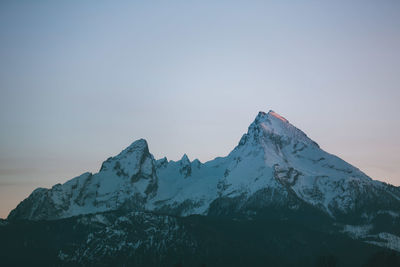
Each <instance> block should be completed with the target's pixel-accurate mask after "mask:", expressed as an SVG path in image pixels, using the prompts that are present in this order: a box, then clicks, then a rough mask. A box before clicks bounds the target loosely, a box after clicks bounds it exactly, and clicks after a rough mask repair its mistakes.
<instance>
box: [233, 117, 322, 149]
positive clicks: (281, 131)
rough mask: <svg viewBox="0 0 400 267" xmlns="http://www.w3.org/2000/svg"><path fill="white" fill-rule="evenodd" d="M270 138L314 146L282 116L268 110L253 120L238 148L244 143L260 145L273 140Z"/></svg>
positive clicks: (313, 143)
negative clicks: (277, 137)
mask: <svg viewBox="0 0 400 267" xmlns="http://www.w3.org/2000/svg"><path fill="white" fill-rule="evenodd" d="M272 136H279V138H283V140H287V141H289V142H291V141H294V142H302V143H305V144H310V145H316V146H318V144H317V143H315V142H314V141H313V140H311V139H310V138H309V137H308V136H307V135H306V134H305V133H304V132H303V131H301V130H300V129H298V128H296V127H295V126H293V125H292V124H291V123H289V121H288V120H287V119H286V118H285V117H283V116H282V115H280V114H278V113H276V112H275V111H273V110H270V111H269V112H268V113H265V112H263V111H260V112H258V115H257V116H256V118H255V120H254V121H253V123H252V124H250V126H249V128H248V131H247V133H246V134H245V135H243V137H242V139H241V140H240V142H239V146H240V145H243V144H245V143H248V142H251V143H260V142H265V141H267V140H269V139H271V138H272V139H275V138H273V137H272Z"/></svg>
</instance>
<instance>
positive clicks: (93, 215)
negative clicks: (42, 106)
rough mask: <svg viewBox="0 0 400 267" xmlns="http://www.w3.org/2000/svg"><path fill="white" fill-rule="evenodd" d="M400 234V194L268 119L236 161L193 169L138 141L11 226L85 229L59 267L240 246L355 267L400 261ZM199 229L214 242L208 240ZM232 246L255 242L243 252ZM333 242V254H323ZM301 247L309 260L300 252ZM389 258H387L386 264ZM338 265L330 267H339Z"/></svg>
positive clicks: (56, 189)
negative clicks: (378, 258) (369, 260)
mask: <svg viewBox="0 0 400 267" xmlns="http://www.w3.org/2000/svg"><path fill="white" fill-rule="evenodd" d="M221 222H224V225H226V228H224V227H222V228H221V225H220V223H221ZM261 222H262V223H261ZM399 223H400V188H398V187H395V186H392V185H389V184H386V183H383V182H379V181H375V180H372V179H371V178H370V177H368V176H367V175H366V174H364V173H363V172H362V171H360V170H359V169H357V168H355V167H354V166H352V165H350V164H348V163H347V162H345V161H343V160H341V159H340V158H338V157H336V156H334V155H332V154H329V153H327V152H325V151H323V150H322V149H321V148H320V147H319V145H318V144H317V143H316V142H314V141H313V140H311V139H310V138H309V137H308V136H307V135H306V134H305V133H304V132H302V131H301V130H299V129H298V128H296V127H295V126H293V125H292V124H290V123H289V121H288V120H287V119H285V118H284V117H283V116H281V115H279V114H277V113H275V112H274V111H269V112H268V113H264V112H259V114H258V115H257V117H256V118H255V120H254V122H253V123H251V124H250V126H249V128H248V131H247V133H245V134H244V135H243V136H242V138H241V139H240V141H239V143H238V145H237V146H236V147H235V148H234V149H233V150H232V152H230V153H229V155H227V156H226V157H219V158H216V159H214V160H211V161H208V162H205V163H201V162H200V161H199V160H197V159H196V160H193V161H190V160H189V158H188V156H187V155H186V154H185V155H183V157H182V158H181V159H180V160H179V161H168V160H167V159H166V158H162V159H158V160H156V159H155V158H154V156H153V155H152V154H151V153H150V151H149V147H148V144H147V142H146V141H145V140H144V139H140V140H137V141H135V142H133V143H132V144H131V145H130V146H129V147H127V148H126V149H124V150H123V151H122V152H121V153H120V154H118V155H116V156H115V157H110V158H108V159H107V160H106V161H105V162H103V164H102V166H101V168H100V171H99V172H98V173H96V174H92V173H84V174H82V175H80V176H78V177H76V178H73V179H71V180H69V181H67V182H66V183H64V184H57V185H55V186H53V187H52V188H51V189H44V188H38V189H36V190H35V191H33V192H32V194H31V195H30V196H29V197H28V198H27V199H25V200H23V201H22V202H21V203H20V204H19V205H18V206H17V208H16V209H14V210H13V211H11V213H10V214H9V216H8V218H7V221H5V222H4V223H3V224H4V225H3V226H2V227H3V229H6V228H7V229H8V228H10V227H11V228H13V227H14V228H13V229H18V231H19V232H21V231H22V232H24V229H26V227H33V226H32V225H39V226H38V227H39V228H40V227H44V226H43V225H46V227H49V225H52V226H54V225H57V226H54V227H56V228H57V227H60V225H68V226H66V228H67V229H69V228H71V229H73V228H74V227H75V228H82V229H84V230H82V235H81V236H80V237H79V238H78V239H79V242H78V241H75V242H74V246H73V248H71V247H68V248H66V247H65V246H60V247H57V253H56V252H54V253H55V254H57V257H55V258H56V259H57V260H56V261H53V262H52V263H54V262H57V264H60V262H61V263H74V264H77V263H79V264H83V265H86V264H89V263H93V262H96V260H99V259H101V260H102V262H103V263H104V262H107V260H109V261H110V262H112V261H115V259H116V256H113V255H114V254H113V253H116V252H118V253H119V254H118V253H117V254H118V255H120V256H119V257H120V258H121V257H122V258H128V259H130V257H131V258H132V259H133V258H135V259H137V262H135V261H134V262H133V263H135V264H136V265H144V266H146V265H147V266H148V265H156V266H157V265H160V264H161V263H165V262H170V263H171V264H172V263H174V262H179V260H180V259H186V261H185V262H186V264H189V265H190V266H193V264H200V263H201V261H202V260H209V259H211V258H212V259H217V258H222V259H227V257H228V256H226V255H228V254H231V253H232V251H231V250H226V248H225V247H226V244H227V242H228V241H229V240H230V241H229V242H233V243H235V242H238V240H247V244H249V243H251V244H250V247H251V246H252V245H255V244H258V245H260V246H264V247H269V248H270V250H269V253H267V254H266V255H265V251H259V248H254V249H253V250H252V251H251V252H247V254H246V255H244V256H243V257H242V259H246V260H250V261H251V260H252V259H253V260H255V262H254V264H255V265H258V264H261V263H265V262H270V263H271V264H272V263H273V264H274V265H279V264H278V263H282V264H283V262H284V261H285V260H287V259H290V260H289V261H287V262H284V264H283V265H285V264H296V262H297V263H298V262H303V264H309V263H310V261H309V259H307V257H312V255H317V254H318V253H319V252H321V251H320V249H322V251H323V252H321V253H322V254H321V255H323V253H328V252H329V251H334V252H335V251H336V252H337V253H338V254H337V255H336V256H335V257H339V258H340V259H346V260H345V261H343V262H342V263H343V264H345V265H346V264H347V263H348V264H350V263H352V265H353V266H354V263H355V264H358V263H360V261H362V260H364V261H365V260H366V258H363V256H360V255H364V253H365V252H366V251H368V255H369V256H371V255H373V253H378V249H383V250H384V251H386V249H389V250H391V251H399V252H400V237H399V236H400V227H399V226H400V224H399ZM21 225H23V226H21ZM26 225H28V226H26ZM71 225H73V227H72V226H71ZM263 225H266V226H269V228H268V229H264V227H263ZM283 226H287V227H283ZM247 227H250V228H253V229H257V232H258V233H264V234H266V233H268V235H270V236H275V241H273V240H271V239H268V238H267V239H265V240H258V241H254V240H253V239H251V240H248V238H247V236H246V234H245V233H247V231H249V230H248V229H246V228H247ZM288 227H290V228H291V230H290V231H289V230H288ZM46 229H47V228H46ZM50 229H52V228H51V227H50ZM133 229H136V230H137V232H136V230H135V231H134V230H133ZM199 229H203V230H202V231H204V234H200V235H199V233H198V231H200V230H199ZM0 230H1V227H0ZM42 230H43V229H42ZM42 230H41V231H42ZM14 231H16V230H14ZM49 231H50V232H52V233H58V232H57V230H54V229H53V230H49ZM71 231H72V230H71ZM11 232H13V231H11ZM215 233H218V234H215ZM251 233H253V232H251V231H250V232H249V233H247V234H250V235H251ZM288 233H290V234H289V235H288V236H287V238H286V239H284V238H282V235H286V234H288ZM253 234H254V233H253ZM297 234H300V235H302V237H297ZM231 235H234V236H235V235H239V236H240V235H243V236H242V237H241V238H239V239H237V238H234V239H233V241H232V237H231ZM10 238H15V236H14V237H13V235H11V236H10ZM21 238H22V240H23V239H24V238H23V237H21ZM37 238H39V239H40V237H37ZM61 239H62V240H64V241H65V237H63V238H61ZM22 240H21V242H22ZM324 240H325V241H326V242H327V244H325V245H322V247H319V246H316V244H317V243H318V244H320V243H321V242H323V241H324ZM25 241H26V240H25ZM209 242H211V243H210V244H209ZM229 242H228V243H229ZM302 242H303V243H304V244H308V245H309V248H308V250H307V249H304V247H303V246H304V244H303V243H302ZM315 242H317V243H315ZM61 243H62V242H61ZM57 244H60V242H59V243H57ZM82 244H85V245H84V246H83V245H82ZM350 244H353V245H352V246H353V247H354V249H355V250H357V251H358V252H357V253H358V254H359V255H358V254H357V253H354V255H353V258H352V259H353V262H352V260H350V258H349V257H348V256H346V255H347V254H346V253H348V252H347V251H343V246H346V245H350ZM212 245H216V247H217V248H218V249H220V250H221V251H219V254H218V253H217V254H215V253H216V252H215V251H212V252H210V253H208V254H207V253H206V254H204V253H200V251H203V250H210V246H212ZM290 247H295V248H296V249H297V250H298V251H299V253H297V254H298V255H295V254H296V253H288V252H287V250H288V249H289V248H290ZM238 248H240V249H238ZM178 250H180V251H181V252H180V253H177V251H178ZM242 250H247V248H246V247H243V245H242V242H238V244H237V252H240V251H242ZM67 251H68V252H67ZM155 251H157V253H158V254H159V255H160V258H159V260H158V261H157V260H155V259H154V253H156V252H155ZM174 251H175V252H174ZM316 251H318V253H316ZM111 252H113V253H111ZM132 253H133V254H132ZM213 253H214V254H213ZM385 253H386V252H384V253H383V254H379V253H378V254H377V255H384V256H382V257H386V256H385V255H386V254H385ZM393 253H396V252H393ZM286 254H290V256H288V255H286ZM356 254H357V255H358V256H355V255H356ZM121 255H124V256H121ZM138 255H139V256H138ZM162 255H164V256H162ZM171 255H174V256H171ZM177 255H180V257H178V256H177ZM221 255H222V256H221ZM250 255H251V256H250ZM262 255H264V256H262ZM274 255H275V256H274ZM276 255H281V256H280V257H277V256H276ZM338 255H339V256H338ZM396 255H397V254H396ZM171 257H172V258H171ZM327 257H328V258H323V257H322V258H321V259H322V263H324V262H325V261H327V262H328V263H329V261H333V260H332V259H331V258H329V256H327ZM95 259H96V260H95ZM189 259H195V260H194V261H191V260H189ZM230 259H231V260H232V259H233V258H230ZM261 259H263V260H261ZM277 259H279V262H276V260H277ZM394 259H395V260H396V256H394ZM169 260H170V261H169ZM282 261H283V262H282ZM188 262H189V263H188ZM227 262H230V264H231V265H235V263H236V264H238V261H236V260H233V261H232V262H231V261H230V260H227V261H223V262H221V264H216V265H215V266H220V265H224V264H225V263H227ZM129 263H132V262H131V261H129ZM222 263H224V264H222ZM97 264H99V263H97ZM121 264H125V263H121ZM243 264H244V263H243ZM209 265H210V264H209ZM211 265H212V264H211ZM239 265H240V264H239Z"/></svg>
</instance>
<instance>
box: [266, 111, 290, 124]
mask: <svg viewBox="0 0 400 267" xmlns="http://www.w3.org/2000/svg"><path fill="white" fill-rule="evenodd" d="M268 113H269V114H270V115H272V116H274V117H275V118H277V119H280V120H281V121H283V122H289V121H288V120H287V119H285V118H284V117H282V116H281V115H279V114H278V113H276V112H274V111H273V110H270V111H269V112H268Z"/></svg>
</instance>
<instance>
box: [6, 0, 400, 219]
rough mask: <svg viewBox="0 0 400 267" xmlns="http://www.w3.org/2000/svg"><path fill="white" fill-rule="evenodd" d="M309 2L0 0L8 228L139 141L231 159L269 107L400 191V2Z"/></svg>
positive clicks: (172, 152)
mask: <svg viewBox="0 0 400 267" xmlns="http://www.w3.org/2000/svg"><path fill="white" fill-rule="evenodd" d="M301 2H302V3H301V4H300V3H292V4H289V3H286V2H282V1H267V2H264V1H254V2H251V3H249V2H248V1H234V2H232V1H226V2H225V1H222V2H218V3H216V2H215V1H205V2H198V3H192V2H168V3H167V2H165V3H164V2H157V3H155V2H154V3H151V1H150V2H148V1H146V2H136V3H129V2H118V3H114V2H113V3H111V2H108V1H96V2H94V1H93V2H92V1H85V2H75V1H73V2H70V1H66V2H54V1H39V2H38V1H22V2H21V1H2V2H1V3H0V33H1V34H0V92H1V97H0V123H1V131H0V203H1V204H0V218H4V217H6V216H7V214H8V213H9V211H10V210H11V209H13V208H14V207H15V206H16V205H17V204H18V203H19V202H20V201H21V200H23V198H25V197H26V196H27V195H28V194H29V193H30V192H32V190H33V189H35V188H37V187H51V186H52V185H54V184H56V183H59V182H65V181H67V180H68V179H70V178H72V177H74V176H78V175H80V174H81V173H83V172H86V171H90V172H97V171H98V170H99V168H100V165H101V162H102V161H104V160H106V159H107V158H108V157H109V156H113V155H116V154H118V153H119V152H120V151H121V150H122V149H124V148H125V147H126V146H128V145H129V144H130V143H132V142H133V141H134V140H136V139H139V138H145V139H146V140H147V141H148V143H149V149H150V152H151V153H152V154H153V155H154V156H155V157H156V158H161V157H164V156H167V158H168V159H172V160H177V159H180V158H181V157H182V155H183V154H184V153H186V154H187V155H188V156H189V158H190V160H193V159H195V158H199V159H200V160H201V161H202V162H204V161H207V160H210V159H212V158H215V157H217V156H225V155H227V154H228V153H229V152H230V151H231V150H232V149H233V148H234V146H235V145H236V144H237V143H238V142H239V140H240V137H241V136H242V134H243V133H245V132H246V131H247V127H248V126H249V125H250V123H251V122H252V121H253V120H254V118H255V117H256V115H257V113H258V112H259V111H260V110H262V111H265V112H268V110H270V109H272V110H274V111H276V112H277V114H276V116H277V117H278V118H280V119H282V120H286V119H285V118H287V119H288V120H289V121H290V123H292V124H293V125H294V126H296V127H297V128H299V129H301V130H302V131H304V132H305V133H306V134H307V135H308V136H309V137H310V138H311V139H313V140H314V141H316V142H317V143H318V144H319V145H320V146H321V148H323V149H324V150H325V151H327V152H329V153H331V154H335V155H337V156H339V157H340V158H342V159H344V160H346V161H348V162H349V163H351V164H353V165H354V166H356V167H357V168H359V169H360V170H362V171H363V172H365V173H366V174H367V175H369V176H370V177H372V178H373V179H377V180H381V181H385V182H388V183H392V184H394V185H397V186H398V185H400V138H399V137H400V119H399V114H400V105H399V99H400V88H399V86H400V51H399V50H400V16H399V12H400V1H368V0H367V1H332V2H326V3H324V4H322V3H321V2H320V1H301ZM350 2H351V3H350ZM227 6H229V8H227ZM278 114H280V115H278Z"/></svg>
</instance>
